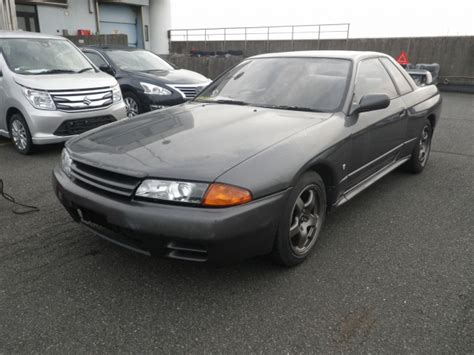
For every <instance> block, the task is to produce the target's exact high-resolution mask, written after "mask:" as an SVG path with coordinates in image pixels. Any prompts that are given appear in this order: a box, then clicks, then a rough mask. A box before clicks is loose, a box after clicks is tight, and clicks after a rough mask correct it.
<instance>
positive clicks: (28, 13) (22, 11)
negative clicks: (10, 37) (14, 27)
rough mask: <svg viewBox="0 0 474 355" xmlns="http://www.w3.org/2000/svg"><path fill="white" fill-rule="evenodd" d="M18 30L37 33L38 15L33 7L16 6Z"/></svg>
mask: <svg viewBox="0 0 474 355" xmlns="http://www.w3.org/2000/svg"><path fill="white" fill-rule="evenodd" d="M16 19H17V22H18V29H19V30H23V31H29V32H39V31H40V28H39V23H38V13H37V11H36V6H35V5H16Z"/></svg>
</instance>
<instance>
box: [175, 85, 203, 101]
mask: <svg viewBox="0 0 474 355" xmlns="http://www.w3.org/2000/svg"><path fill="white" fill-rule="evenodd" d="M170 86H171V87H172V88H173V89H175V90H176V91H178V92H179V93H180V94H181V95H182V96H183V97H184V98H185V99H193V98H194V97H196V95H197V94H199V93H200V92H201V91H202V89H204V88H205V87H206V85H170Z"/></svg>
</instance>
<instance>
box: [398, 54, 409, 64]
mask: <svg viewBox="0 0 474 355" xmlns="http://www.w3.org/2000/svg"><path fill="white" fill-rule="evenodd" d="M397 62H398V64H401V65H407V64H408V56H407V54H406V53H405V51H402V52H401V53H400V55H399V56H398V58H397Z"/></svg>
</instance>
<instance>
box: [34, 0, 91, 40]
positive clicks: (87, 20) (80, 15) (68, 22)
mask: <svg viewBox="0 0 474 355" xmlns="http://www.w3.org/2000/svg"><path fill="white" fill-rule="evenodd" d="M37 9H38V18H39V26H40V31H41V33H46V34H51V35H62V34H63V29H66V30H67V31H68V32H69V34H70V35H76V34H77V30H78V29H84V30H90V31H91V32H92V33H96V32H97V25H96V20H95V9H94V8H93V9H92V10H93V13H90V11H89V1H88V0H74V1H69V2H68V7H67V8H66V7H60V6H52V5H38V6H37Z"/></svg>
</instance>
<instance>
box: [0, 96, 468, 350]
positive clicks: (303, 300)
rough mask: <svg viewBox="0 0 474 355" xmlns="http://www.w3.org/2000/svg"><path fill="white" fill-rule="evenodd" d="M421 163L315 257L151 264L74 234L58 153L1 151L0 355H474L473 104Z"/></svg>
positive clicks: (349, 218) (447, 118)
mask: <svg viewBox="0 0 474 355" xmlns="http://www.w3.org/2000/svg"><path fill="white" fill-rule="evenodd" d="M443 97H444V106H443V112H442V118H441V120H440V122H439V124H438V126H437V128H436V131H435V136H434V140H433V147H432V149H433V150H432V152H431V157H430V161H429V163H428V166H427V168H426V170H425V171H424V172H423V173H422V174H421V175H410V174H406V173H404V172H402V171H395V172H394V173H392V174H390V175H388V176H387V177H385V178H384V179H382V180H381V181H379V182H378V183H376V184H375V185H373V186H372V187H370V188H369V189H368V190H366V191H365V192H364V193H362V194H361V195H359V196H358V197H356V198H355V199H353V200H352V201H350V202H349V203H347V204H345V205H344V206H342V207H341V208H340V209H338V210H336V211H335V212H333V213H332V214H330V215H329V216H328V219H327V223H326V225H325V229H324V231H323V233H322V236H321V239H320V240H319V241H318V244H317V247H316V249H315V251H314V253H313V254H312V255H311V257H310V258H309V259H308V260H307V261H306V262H305V263H303V264H302V265H301V266H299V267H296V268H292V269H287V268H282V267H279V266H276V265H273V264H272V263H271V261H270V260H268V259H267V258H265V257H262V258H255V259H251V260H248V261H244V262H242V263H239V264H236V265H231V266H215V265H209V264H195V263H188V262H180V261H173V260H168V259H159V258H149V257H145V256H142V255H139V254H134V253H133V252H129V251H127V250H124V249H121V248H119V247H117V246H114V245H111V244H109V243H108V242H106V241H102V240H100V239H98V238H96V237H95V236H94V235H93V234H92V233H90V232H89V231H87V230H86V229H84V228H82V227H81V226H79V225H77V224H75V223H73V222H72V220H71V219H70V217H69V216H68V215H67V213H66V212H65V211H64V210H63V208H62V207H61V205H60V204H59V202H58V201H57V200H56V197H55V196H54V194H53V191H52V187H51V170H52V168H53V166H54V165H55V164H56V163H57V162H58V161H59V158H60V151H61V148H62V147H61V146H60V145H55V146H47V147H42V148H41V149H40V150H39V151H38V152H37V153H36V154H34V155H31V156H22V155H19V154H17V153H16V152H15V151H14V149H13V146H12V145H11V144H10V143H9V142H8V141H7V140H5V139H0V178H2V179H3V180H4V184H5V190H6V192H8V193H9V194H10V195H12V196H14V197H15V198H17V199H18V200H19V201H21V202H24V203H28V204H33V205H37V206H38V207H39V208H40V209H41V210H40V212H38V213H32V214H28V215H16V214H13V213H12V212H11V207H12V205H11V204H10V203H8V202H7V201H5V200H3V199H1V198H0V353H5V354H9V353H32V352H35V353H85V352H87V353H105V352H106V353H111V352H113V353H117V352H121V353H123V352H133V353H145V352H146V353H150V352H159V353H272V354H274V353H324V354H326V353H361V352H362V353H376V354H381V353H426V354H434V353H459V354H462V353H474V341H473V339H474V336H473V335H474V292H473V291H474V96H473V95H467V94H454V93H444V94H443Z"/></svg>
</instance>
